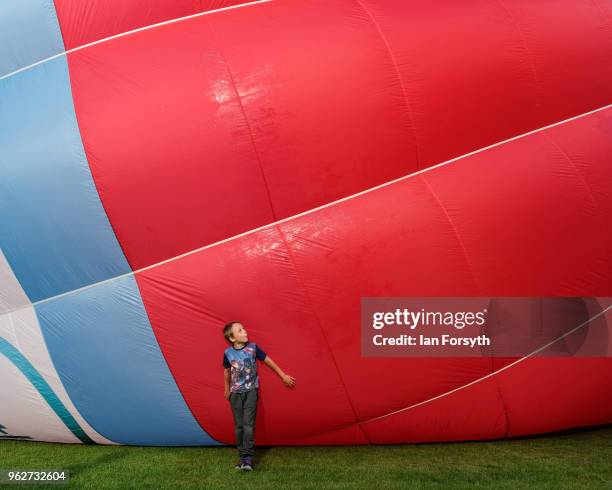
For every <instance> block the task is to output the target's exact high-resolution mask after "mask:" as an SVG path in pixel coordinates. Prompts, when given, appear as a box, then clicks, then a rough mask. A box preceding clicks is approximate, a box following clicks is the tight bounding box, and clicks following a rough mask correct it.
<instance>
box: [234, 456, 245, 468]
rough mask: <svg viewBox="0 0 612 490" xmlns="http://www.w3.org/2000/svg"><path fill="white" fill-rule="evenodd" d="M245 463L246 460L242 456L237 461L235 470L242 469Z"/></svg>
mask: <svg viewBox="0 0 612 490" xmlns="http://www.w3.org/2000/svg"><path fill="white" fill-rule="evenodd" d="M243 464H244V460H243V459H242V458H240V459H239V460H238V462H237V463H236V466H234V469H235V470H241V469H242V465H243Z"/></svg>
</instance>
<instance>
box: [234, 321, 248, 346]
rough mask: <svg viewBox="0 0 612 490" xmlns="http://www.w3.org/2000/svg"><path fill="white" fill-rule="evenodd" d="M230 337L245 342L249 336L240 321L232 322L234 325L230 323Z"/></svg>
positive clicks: (235, 340)
mask: <svg viewBox="0 0 612 490" xmlns="http://www.w3.org/2000/svg"><path fill="white" fill-rule="evenodd" d="M232 337H233V338H234V342H242V343H245V344H246V343H247V342H248V341H249V336H248V335H247V331H246V330H245V329H244V326H243V325H242V323H234V325H232Z"/></svg>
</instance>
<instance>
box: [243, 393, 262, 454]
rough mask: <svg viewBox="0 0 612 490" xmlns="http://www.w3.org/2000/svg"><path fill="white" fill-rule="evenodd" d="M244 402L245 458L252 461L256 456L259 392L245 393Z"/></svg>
mask: <svg viewBox="0 0 612 490" xmlns="http://www.w3.org/2000/svg"><path fill="white" fill-rule="evenodd" d="M245 395H246V397H245V402H244V417H243V430H244V436H243V437H244V451H243V454H244V456H245V457H246V458H247V459H248V461H251V460H252V458H253V455H254V454H255V417H256V415H257V400H258V398H259V390H258V389H257V388H256V389H254V390H250V391H247V392H246V393H245Z"/></svg>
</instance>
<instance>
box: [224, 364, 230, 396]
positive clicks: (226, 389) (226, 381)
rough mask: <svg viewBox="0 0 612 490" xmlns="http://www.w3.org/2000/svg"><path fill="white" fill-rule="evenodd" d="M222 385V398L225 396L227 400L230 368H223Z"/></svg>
mask: <svg viewBox="0 0 612 490" xmlns="http://www.w3.org/2000/svg"><path fill="white" fill-rule="evenodd" d="M223 383H224V386H225V390H224V391H223V396H225V399H226V400H229V397H230V368H223Z"/></svg>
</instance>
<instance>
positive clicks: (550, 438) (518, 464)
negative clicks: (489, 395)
mask: <svg viewBox="0 0 612 490" xmlns="http://www.w3.org/2000/svg"><path fill="white" fill-rule="evenodd" d="M0 458H1V459H0V461H1V463H0V468H2V469H43V468H48V469H52V468H53V469H58V468H61V469H66V470H68V471H69V473H70V479H71V481H70V486H71V487H77V488H92V489H93V488H95V489H98V488H117V487H120V488H233V489H235V488H240V489H248V488H262V486H263V487H264V488H312V489H321V488H372V487H378V488H406V487H408V486H409V487H410V488H442V487H452V488H468V487H469V488H473V487H481V488H485V487H486V488H488V487H493V486H494V487H496V488H509V489H513V490H516V489H521V488H532V487H540V488H544V487H545V488H576V487H580V488H584V487H588V488H612V465H611V464H610V463H611V462H612V425H608V426H604V427H598V428H592V429H587V430H576V431H566V432H562V433H557V434H549V435H545V436H536V437H529V438H517V439H510V440H500V441H487V442H466V443H443V444H414V445H394V446H306V447H280V446H279V447H258V448H257V454H256V462H258V463H259V464H258V465H257V467H256V470H255V471H254V472H251V473H248V472H241V471H238V470H234V469H233V465H234V463H235V460H236V451H235V448H231V447H214V448H194V447H181V448H162V447H136V446H81V445H65V444H50V443H42V442H27V441H10V440H4V441H0ZM24 487H29V488H35V487H34V486H30V485H19V488H24ZM61 487H63V486H60V487H59V488H61ZM36 488H40V486H36ZM51 488H58V487H56V486H53V487H51Z"/></svg>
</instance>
